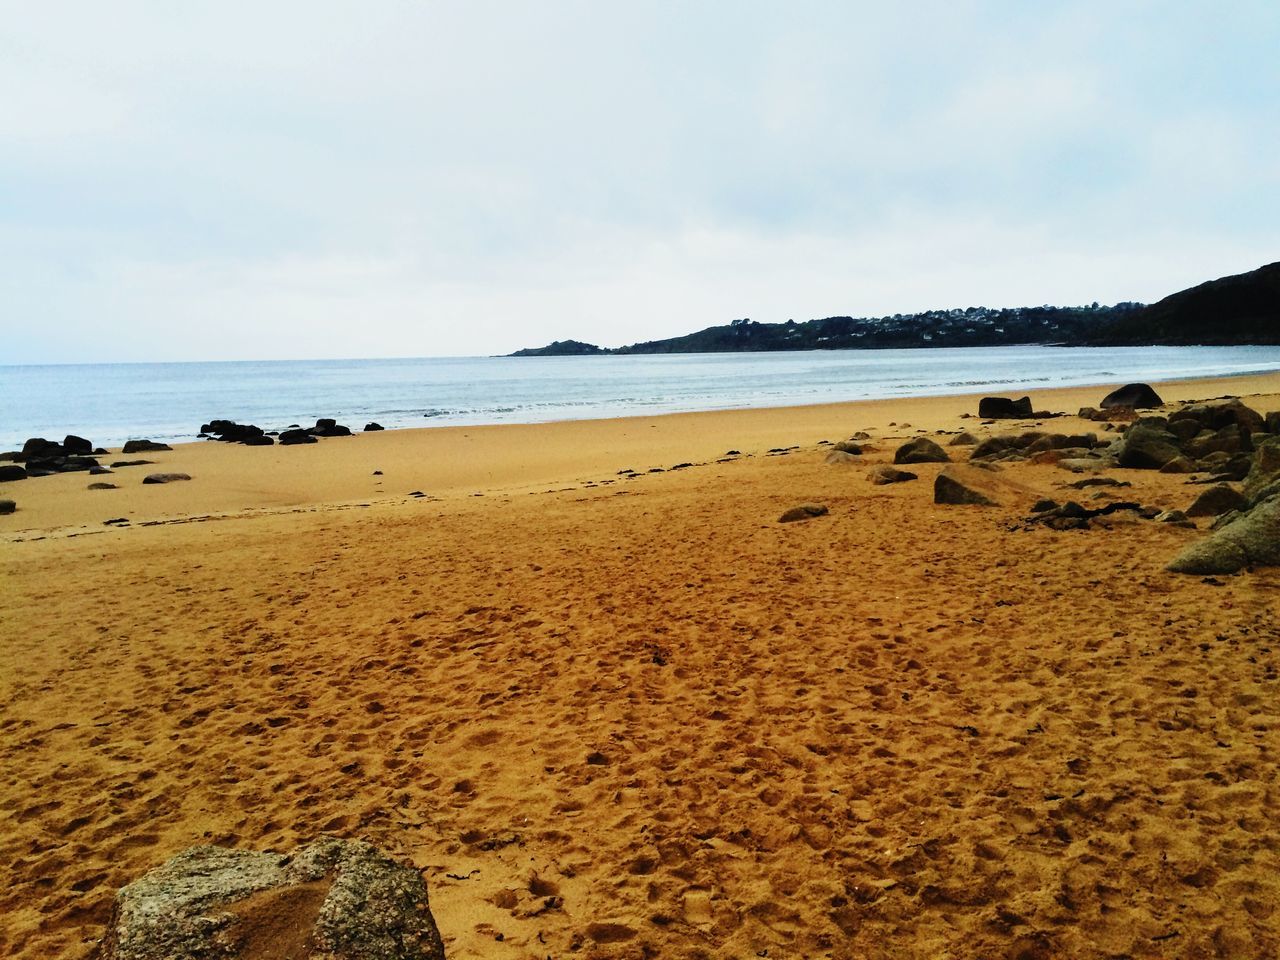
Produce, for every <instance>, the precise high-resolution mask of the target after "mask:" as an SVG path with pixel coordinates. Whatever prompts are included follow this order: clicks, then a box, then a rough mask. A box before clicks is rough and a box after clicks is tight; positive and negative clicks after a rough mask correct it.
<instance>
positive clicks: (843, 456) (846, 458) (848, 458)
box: [822, 450, 861, 466]
mask: <svg viewBox="0 0 1280 960" xmlns="http://www.w3.org/2000/svg"><path fill="white" fill-rule="evenodd" d="M822 462H823V463H829V464H832V465H833V466H841V465H851V464H856V463H860V462H861V461H859V460H858V458H857V457H856V456H854V455H853V454H852V453H846V452H845V451H843V450H832V451H831V452H830V453H828V454H827V455H826V457H824V458H823V461H822Z"/></svg>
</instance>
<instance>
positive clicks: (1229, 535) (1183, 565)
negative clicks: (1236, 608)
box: [1168, 497, 1280, 574]
mask: <svg viewBox="0 0 1280 960" xmlns="http://www.w3.org/2000/svg"><path fill="white" fill-rule="evenodd" d="M1277 565H1280V497H1272V498H1271V499H1270V500H1264V501H1263V502H1262V503H1259V504H1258V505H1257V506H1256V507H1254V508H1253V509H1252V510H1250V511H1249V512H1248V513H1243V514H1241V515H1240V516H1238V517H1236V518H1235V519H1234V520H1232V521H1231V522H1230V523H1227V524H1225V525H1224V526H1221V527H1219V528H1218V529H1217V530H1215V531H1214V532H1213V533H1211V534H1209V536H1208V537H1206V538H1205V539H1203V540H1200V541H1198V542H1197V543H1193V544H1191V545H1190V546H1189V547H1187V548H1186V549H1185V550H1183V551H1182V552H1181V553H1180V554H1178V555H1177V556H1176V557H1174V558H1173V560H1172V561H1171V562H1170V563H1169V566H1168V569H1169V570H1171V571H1172V572H1174V573H1196V574H1211V573H1235V572H1236V571H1238V570H1243V569H1244V568H1245V567H1250V566H1265V567H1270V566H1277Z"/></svg>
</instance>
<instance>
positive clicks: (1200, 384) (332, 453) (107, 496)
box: [0, 372, 1280, 537]
mask: <svg viewBox="0 0 1280 960" xmlns="http://www.w3.org/2000/svg"><path fill="white" fill-rule="evenodd" d="M1152 383H1153V384H1154V385H1155V387H1156V389H1157V392H1159V393H1160V395H1161V397H1162V399H1164V400H1165V401H1166V402H1167V403H1177V402H1181V401H1187V400H1193V399H1195V400H1199V399H1208V398H1211V397H1216V396H1222V395H1242V396H1246V397H1248V396H1270V395H1280V372H1272V373H1266V374H1262V375H1237V376H1232V377H1221V378H1209V379H1204V378H1187V379H1178V380H1166V381H1152ZM1114 386H1119V384H1117V383H1104V384H1099V385H1089V386H1074V387H1055V388H1051V389H1047V390H1040V391H1031V392H1030V393H1029V394H1028V395H1029V396H1031V397H1032V400H1033V404H1034V405H1035V406H1036V407H1037V408H1039V409H1049V410H1053V411H1061V412H1062V413H1064V414H1066V415H1065V416H1063V417H1058V418H1054V419H1053V420H1050V421H1044V423H1046V424H1054V425H1057V426H1051V427H1049V429H1052V430H1057V431H1060V432H1077V431H1079V430H1085V431H1088V430H1097V429H1098V426H1099V425H1097V424H1093V423H1089V422H1086V421H1080V420H1078V419H1077V418H1076V417H1075V413H1076V411H1077V410H1078V409H1079V408H1080V407H1083V406H1096V405H1097V403H1098V402H1099V401H1100V400H1101V399H1102V397H1103V396H1105V394H1106V393H1107V392H1109V390H1110V389H1111V388H1112V387H1114ZM985 395H989V394H988V393H987V392H985V391H978V392H964V393H951V394H944V395H930V396H913V397H896V398H886V399H875V400H853V401H843V402H839V403H818V404H802V405H796V406H786V407H750V408H738V409H729V410H703V411H696V412H684V413H666V414H653V415H647V416H631V417H611V418H599V419H583V420H558V421H548V422H542V423H532V424H484V425H479V426H436V427H413V428H399V429H388V430H384V431H377V432H373V433H358V434H355V435H353V436H351V437H339V438H328V439H322V440H320V441H319V442H318V443H316V444H309V445H304V446H292V447H281V446H280V445H278V444H276V445H273V446H270V447H245V446H242V445H240V444H235V443H222V442H218V441H212V440H196V441H191V442H188V443H178V444H173V445H172V446H173V450H172V451H169V452H160V453H150V454H139V455H136V456H131V457H130V459H143V460H147V461H151V463H152V464H154V465H153V466H141V467H128V468H119V469H117V470H115V471H114V472H113V473H112V474H110V475H105V476H100V477H94V478H93V480H94V481H99V482H103V481H105V482H111V483H115V484H117V485H118V487H119V489H115V490H99V491H89V490H87V489H86V487H87V485H88V483H89V482H91V481H90V479H89V478H88V475H87V474H86V473H84V472H74V473H66V474H59V475H55V476H50V477H39V478H31V479H26V480H21V481H15V482H10V483H6V484H4V485H3V487H2V488H0V495H3V496H5V497H8V498H11V499H14V500H15V501H16V502H17V503H18V510H17V512H16V513H14V514H11V515H7V516H0V537H14V536H21V535H23V534H29V533H31V532H34V531H41V530H44V531H51V530H59V529H63V528H70V527H80V528H84V529H101V524H102V523H103V522H104V521H105V520H107V519H115V518H127V519H128V520H130V521H131V522H133V523H137V522H142V521H150V520H161V519H175V518H181V517H190V516H193V515H197V514H217V515H225V514H235V513H244V512H246V511H254V510H268V511H270V510H283V509H293V508H300V507H309V506H314V505H319V504H350V503H363V502H375V501H376V502H380V503H392V502H399V501H402V500H403V499H404V498H405V497H408V496H410V495H412V494H414V493H422V494H424V495H425V498H428V499H432V500H440V499H445V500H457V499H460V498H463V497H471V496H476V495H481V496H492V495H499V494H501V495H516V494H524V493H531V492H537V491H545V490H546V489H548V488H551V487H565V486H566V485H570V486H573V485H578V486H581V485H585V484H602V483H605V482H606V481H608V482H609V484H610V485H614V484H617V483H624V484H625V485H627V486H634V485H636V484H637V483H647V482H652V481H653V480H654V479H655V478H656V477H657V476H660V474H659V473H658V471H664V472H665V471H669V470H670V468H672V467H675V466H676V465H678V464H681V463H694V464H699V465H705V464H709V463H714V462H715V461H716V460H718V459H721V458H723V457H724V456H725V455H726V454H727V453H728V452H729V451H730V450H739V451H741V452H742V453H743V454H745V455H754V456H759V455H767V453H768V451H769V450H771V449H778V448H788V447H795V446H812V445H814V444H817V443H818V442H819V441H821V440H827V441H831V442H835V441H839V440H843V439H845V438H847V437H849V436H850V435H852V434H853V433H854V432H856V431H860V430H861V431H867V432H869V433H871V434H872V435H873V436H874V437H875V439H876V440H877V441H880V442H882V443H885V442H893V441H901V440H904V439H907V438H909V437H911V436H914V435H916V433H917V432H920V431H922V430H926V429H927V430H929V431H956V430H960V429H969V430H977V429H978V428H979V424H980V422H979V421H978V420H977V419H976V412H977V401H978V399H979V398H980V397H982V396H985ZM966 414H967V415H968V416H965V415H966ZM1035 422H1037V421H1012V420H1009V421H996V422H995V423H994V424H992V425H991V426H989V427H985V428H982V430H985V431H986V432H987V433H999V432H1009V431H1015V430H1019V429H1026V428H1029V426H1030V424H1032V423H1035ZM90 439H91V440H92V439H93V438H90ZM117 456H119V454H118V451H117V450H112V451H111V454H110V456H108V457H103V458H101V462H102V463H104V464H110V463H112V462H114V460H115V459H116V458H117ZM623 470H635V471H638V472H639V474H640V475H641V476H642V477H645V478H646V480H644V481H641V480H640V479H639V478H635V479H626V480H623V479H620V477H619V471H623ZM152 471H155V472H179V473H186V474H189V475H190V476H191V477H192V480H191V481H184V482H179V483H171V484H164V485H147V486H143V485H141V480H142V477H143V476H144V475H145V474H146V473H148V472H152ZM375 471H380V474H375ZM649 471H654V474H653V475H650V474H649Z"/></svg>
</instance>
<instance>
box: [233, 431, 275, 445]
mask: <svg viewBox="0 0 1280 960" xmlns="http://www.w3.org/2000/svg"><path fill="white" fill-rule="evenodd" d="M240 442H241V443H243V444H244V445H245V446H246V447H273V446H275V443H276V442H275V441H274V440H272V439H271V438H270V437H268V436H267V435H266V434H265V433H259V434H255V435H254V436H251V437H245V438H244V439H243V440H241V441H240Z"/></svg>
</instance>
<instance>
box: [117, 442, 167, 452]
mask: <svg viewBox="0 0 1280 960" xmlns="http://www.w3.org/2000/svg"><path fill="white" fill-rule="evenodd" d="M172 449H173V447H171V446H169V445H168V444H167V443H155V442H154V441H151V440H130V441H128V442H127V443H125V445H124V446H123V447H121V448H120V452H121V453H159V452H161V451H163V450H172Z"/></svg>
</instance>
